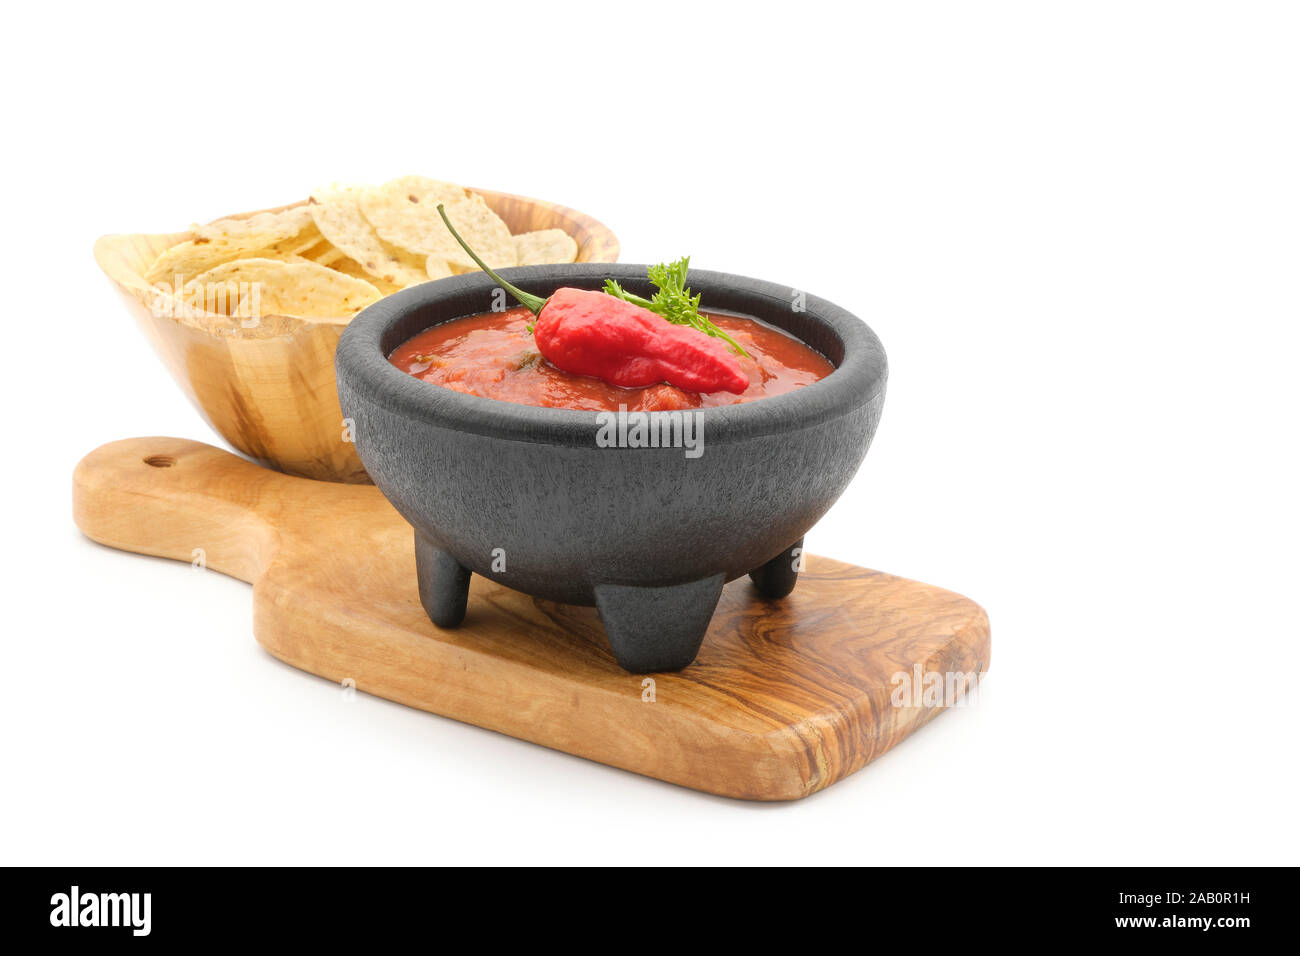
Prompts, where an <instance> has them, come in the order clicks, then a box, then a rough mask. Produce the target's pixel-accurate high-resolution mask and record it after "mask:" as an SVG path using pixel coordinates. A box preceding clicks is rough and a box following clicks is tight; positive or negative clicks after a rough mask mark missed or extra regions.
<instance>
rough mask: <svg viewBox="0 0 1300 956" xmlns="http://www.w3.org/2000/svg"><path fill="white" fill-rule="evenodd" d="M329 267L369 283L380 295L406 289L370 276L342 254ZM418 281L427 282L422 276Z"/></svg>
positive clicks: (355, 262) (359, 265)
mask: <svg viewBox="0 0 1300 956" xmlns="http://www.w3.org/2000/svg"><path fill="white" fill-rule="evenodd" d="M317 261H319V260H317ZM329 267H330V268H331V269H335V270H337V271H339V272H342V273H343V274H344V275H349V276H352V277H353V278H356V279H362V280H364V281H366V282H369V283H370V284H371V285H373V286H374V287H375V288H376V289H378V290H379V292H380V294H381V295H392V294H393V293H394V292H401V291H402V289H404V288H406V287H405V286H400V285H398V284H397V283H395V282H389V281H388V280H386V279H381V278H379V277H378V276H372V275H371V274H370V273H369V272H367V271H366V270H365V269H364V268H363V267H362V265H361V263H359V262H357V261H356V260H355V259H349V258H348V257H347V256H345V255H343V254H342V253H339V257H338V258H337V259H335V260H334V261H333V262H331V263H330V264H329ZM420 281H421V282H427V281H428V280H427V279H425V278H424V276H423V275H422V276H420Z"/></svg>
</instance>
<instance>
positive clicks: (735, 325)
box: [388, 307, 834, 412]
mask: <svg viewBox="0 0 1300 956" xmlns="http://www.w3.org/2000/svg"><path fill="white" fill-rule="evenodd" d="M708 317H709V318H710V319H712V320H713V322H714V324H715V325H717V326H718V328H720V329H722V331H724V332H726V333H727V334H728V335H729V336H731V337H732V338H733V339H735V340H736V342H737V343H738V344H739V345H740V347H741V348H743V349H744V350H745V351H746V352H748V353H749V356H743V355H741V356H737V357H736V358H737V361H739V363H740V367H741V371H743V372H744V374H745V375H746V376H748V378H749V387H748V388H747V389H745V391H744V392H743V393H741V394H739V395H736V394H733V393H731V392H722V391H719V392H707V393H700V392H688V391H684V390H683V389H680V388H677V387H675V386H672V385H668V384H666V383H660V384H658V385H651V386H649V387H646V388H621V387H619V386H617V385H611V384H609V383H608V382H604V381H602V380H601V379H598V378H592V377H590V376H587V375H572V374H570V373H569V372H563V371H561V370H560V369H558V368H556V367H555V366H553V365H551V364H550V363H549V362H547V361H546V360H545V359H544V358H542V356H541V354H540V353H539V352H538V351H537V345H536V343H535V342H534V340H533V335H532V333H531V332H529V331H528V328H527V327H528V325H529V323H530V322H532V321H534V319H533V314H532V312H530V311H529V310H528V309H526V308H522V307H521V308H517V309H510V310H508V311H506V312H485V313H483V314H482V315H471V316H467V317H466V318H463V319H453V320H452V321H450V322H444V323H443V324H441V325H435V326H434V327H433V328H431V329H427V330H425V331H424V332H421V333H420V334H419V335H417V336H415V337H414V338H413V339H411V340H410V341H408V342H405V343H403V344H402V345H399V346H398V347H397V348H396V349H394V350H393V354H392V355H390V356H389V357H388V359H389V361H390V362H392V363H393V364H394V365H396V366H397V367H398V368H400V369H401V370H402V371H404V372H409V373H410V374H411V375H414V376H415V377H416V378H419V379H423V380H424V381H426V382H431V383H432V384H434V385H441V386H442V387H443V388H450V389H455V390H456V391H458V392H464V393H465V394H467V395H481V396H483V397H485V398H495V399H499V400H500V401H504V402H515V403H516V404H520V405H540V406H543V407H547V408H580V409H588V410H592V411H605V410H608V411H617V410H618V407H619V406H620V405H623V406H626V407H627V409H628V410H629V411H647V412H648V411H661V410H668V409H674V408H701V407H708V406H711V405H734V404H736V403H738V402H752V401H754V400H755V399H759V398H768V397H770V396H772V395H780V394H782V393H784V392H792V391H794V390H795V389H797V388H803V387H804V386H805V385H811V384H812V383H813V382H816V381H817V380H818V379H822V378H825V377H826V376H827V375H829V374H830V373H831V371H832V370H833V368H834V366H832V365H831V363H830V362H828V361H827V360H826V359H825V358H823V357H822V356H821V355H820V354H818V353H817V352H815V351H813V350H812V349H811V348H809V347H808V346H806V345H804V344H803V343H802V342H800V341H799V340H798V339H796V338H794V337H793V336H790V335H787V334H786V333H785V332H782V331H781V330H780V329H776V328H773V327H772V326H770V325H765V324H763V323H761V322H758V321H757V320H755V319H749V318H743V317H741V316H736V315H727V314H725V313H723V314H719V313H708ZM701 334H703V333H701Z"/></svg>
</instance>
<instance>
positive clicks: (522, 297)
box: [438, 203, 546, 315]
mask: <svg viewBox="0 0 1300 956" xmlns="http://www.w3.org/2000/svg"><path fill="white" fill-rule="evenodd" d="M438 215H439V216H441V217H442V221H443V222H445V223H446V224H447V229H448V231H449V232H451V234H452V236H453V237H455V239H456V241H457V242H459V243H460V247H461V248H462V249H464V250H465V251H466V252H467V253H469V257H470V258H471V259H473V260H474V261H475V262H477V263H478V267H479V268H480V269H482V270H483V271H484V272H486V273H487V274H488V275H490V276H491V277H492V280H493V281H494V282H495V283H496V284H497V285H499V286H501V288H503V289H505V290H506V291H507V292H509V293H510V294H511V295H513V296H514V297H515V298H516V299H518V300H519V304H520V305H522V306H524V307H525V308H527V309H528V310H529V311H530V312H532V313H533V315H536V314H537V313H539V312H541V311H542V306H544V305H546V300H545V299H544V298H542V297H541V296H540V295H533V294H532V293H531V292H525V291H524V290H523V289H520V288H518V287H517V286H514V285H511V284H510V283H509V282H507V281H506V280H505V279H503V278H501V277H500V276H499V275H497V274H496V273H495V272H493V271H492V270H491V269H490V268H489V267H488V264H487V263H486V262H484V261H483V260H482V259H480V258H479V257H478V253H477V252H475V251H474V250H473V249H471V248H470V247H469V243H468V242H466V241H465V240H464V239H462V238H461V237H460V233H459V232H457V231H456V227H455V226H453V225H452V224H451V220H450V219H448V218H447V210H446V209H443V208H442V203H438Z"/></svg>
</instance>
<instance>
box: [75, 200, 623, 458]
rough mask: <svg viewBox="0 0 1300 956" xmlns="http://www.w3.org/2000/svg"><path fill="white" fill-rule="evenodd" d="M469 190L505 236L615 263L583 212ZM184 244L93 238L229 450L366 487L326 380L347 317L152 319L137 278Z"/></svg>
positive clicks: (602, 231)
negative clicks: (538, 235)
mask: <svg viewBox="0 0 1300 956" xmlns="http://www.w3.org/2000/svg"><path fill="white" fill-rule="evenodd" d="M475 191H476V192H478V193H479V194H480V195H482V196H483V198H484V199H485V200H486V201H487V204H488V205H489V206H491V207H492V209H493V210H494V211H495V212H496V213H497V214H498V215H499V216H501V218H502V219H504V220H505V222H506V225H508V226H509V227H510V229H511V231H512V232H528V231H531V230H534V229H563V230H565V231H566V232H568V233H569V234H570V235H571V236H573V237H574V238H575V239H576V240H577V242H578V261H579V262H615V261H617V260H618V252H619V248H618V240H617V239H616V238H615V237H614V234H613V233H612V232H610V231H609V229H607V228H606V227H605V226H603V225H601V224H600V223H599V222H597V221H596V220H595V219H592V218H591V217H590V216H587V215H585V214H584V213H580V212H578V211H576V210H573V209H569V208H568V207H566V206H560V205H557V204H555V203H549V202H544V201H542V200H538V199H528V198H525V197H523V196H513V195H510V194H509V193H498V192H492V191H491V190H484V189H480V190H475ZM304 201H305V200H304ZM297 205H301V203H291V204H289V205H288V206H279V207H275V208H276V209H277V210H278V209H288V208H292V207H293V206H297ZM263 211H266V210H255V211H254V212H248V213H241V214H239V215H238V216H235V217H231V218H244V217H247V216H251V215H254V214H255V212H263ZM190 238H193V233H191V232H173V233H159V234H133V235H113V236H102V237H101V238H100V239H99V240H98V241H97V242H96V243H95V261H96V262H98V263H99V267H100V268H101V269H103V271H104V273H105V274H106V275H107V276H108V277H109V278H110V279H111V280H112V281H113V283H114V285H115V286H116V287H117V289H118V291H119V292H120V293H121V294H122V296H123V298H124V300H125V301H126V304H127V308H128V310H129V311H130V312H131V314H132V315H133V316H134V317H135V319H136V322H137V323H138V324H139V326H140V327H141V328H142V329H143V330H144V333H145V335H146V336H147V337H148V339H149V341H150V343H151V344H152V345H153V347H154V349H155V351H157V353H158V355H159V357H161V358H162V360H163V363H164V364H165V365H166V366H167V369H168V371H170V372H171V374H172V377H173V378H174V379H175V380H176V382H177V384H178V385H180V387H181V390H182V391H183V392H184V393H185V395H186V396H187V397H188V398H189V400H190V401H191V402H192V403H193V404H194V406H195V407H196V408H197V409H198V410H199V412H200V413H201V414H202V415H203V417H204V418H205V419H206V420H207V422H208V424H210V425H211V426H212V427H213V429H215V430H216V432H217V433H218V434H219V435H221V436H222V437H223V438H224V439H225V440H226V441H228V442H230V444H231V445H232V446H234V447H235V448H237V449H239V450H240V451H242V452H243V453H244V454H246V455H249V456H250V457H252V458H255V459H257V460H258V461H260V462H262V463H263V464H266V465H268V466H270V467H273V468H278V469H280V470H281V471H284V472H287V473H289V474H292V475H302V476H304V477H308V478H320V479H323V480H326V481H341V482H348V483H359V482H368V481H369V478H368V477H367V476H366V472H365V469H364V468H363V467H362V466H361V461H360V460H359V459H358V458H357V454H356V449H355V448H354V447H353V445H352V444H351V443H349V442H346V441H344V440H343V413H342V412H341V411H340V410H339V401H338V394H337V392H336V390H335V384H334V349H335V347H336V346H337V345H338V340H339V336H340V335H342V334H343V329H344V327H345V326H346V325H347V322H348V320H347V319H345V318H340V319H302V318H297V317H294V316H284V315H265V316H262V317H261V320H260V321H259V323H258V324H257V325H256V326H255V327H253V328H244V327H243V326H242V325H241V324H240V320H239V319H237V318H232V317H230V316H226V315H220V314H218V313H214V312H205V311H202V310H196V311H193V312H190V313H188V314H181V315H177V316H168V315H159V314H156V313H155V310H153V309H151V308H150V307H149V304H148V303H149V301H150V296H151V289H150V286H149V284H148V283H147V282H146V281H145V278H144V273H145V272H146V271H147V270H148V269H149V267H150V266H151V265H152V264H153V262H154V260H155V259H156V258H157V257H158V254H159V253H160V252H162V251H163V250H164V249H167V248H169V247H171V246H173V245H175V244H176V243H178V242H182V241H184V240H186V239H190Z"/></svg>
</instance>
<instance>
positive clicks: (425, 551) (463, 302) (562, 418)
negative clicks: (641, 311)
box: [335, 264, 886, 672]
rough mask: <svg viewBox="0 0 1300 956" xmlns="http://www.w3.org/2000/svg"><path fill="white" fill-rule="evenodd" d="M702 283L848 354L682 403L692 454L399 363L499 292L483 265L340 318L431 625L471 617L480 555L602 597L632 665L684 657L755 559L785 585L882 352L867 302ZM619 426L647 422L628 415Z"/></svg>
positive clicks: (822, 347) (532, 283)
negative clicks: (865, 312)
mask: <svg viewBox="0 0 1300 956" xmlns="http://www.w3.org/2000/svg"><path fill="white" fill-rule="evenodd" d="M505 276H506V277H507V278H509V279H510V281H512V282H514V283H515V284H517V285H518V286H520V287H521V288H523V289H525V290H527V291H529V292H532V293H535V294H538V295H549V294H550V293H551V292H553V291H554V290H555V289H557V288H559V287H561V286H573V287H577V288H583V289H599V288H601V287H602V285H603V284H604V281H605V279H606V278H607V277H613V278H616V279H618V280H619V281H620V282H621V283H622V284H623V285H624V286H625V287H627V288H628V289H629V290H630V291H632V292H635V293H637V294H640V295H646V296H648V295H650V294H651V292H652V291H653V289H652V288H651V287H650V286H649V284H648V282H647V281H646V277H645V276H646V273H645V267H644V266H633V265H607V264H582V265H565V266H532V267H527V268H519V269H511V270H508V271H507V272H506V273H505ZM690 286H691V288H692V289H693V290H694V291H695V292H699V293H702V294H703V303H704V306H705V308H709V309H716V310H719V311H728V312H738V313H742V314H745V315H750V316H754V317H756V318H758V319H762V320H763V321H765V322H768V323H770V324H772V325H775V326H777V327H779V328H781V329H784V330H785V331H787V332H789V333H791V334H792V335H794V336H796V337H798V338H799V339H801V340H803V341H804V342H806V343H807V344H808V345H811V346H812V347H813V348H815V349H817V351H819V352H821V353H822V354H823V355H825V356H826V357H827V358H829V359H830V360H831V361H832V362H833V363H834V364H835V366H836V368H835V371H834V372H832V373H831V374H830V375H829V376H827V377H826V378H825V379H823V380H822V381H820V382H817V383H815V384H813V385H810V386H808V387H806V388H803V389H800V390H798V391H796V392H793V393H790V394H786V395H778V396H774V397H772V398H765V399H761V400H759V401H755V402H749V403H746V404H743V405H728V406H722V407H718V408H707V409H703V410H696V411H689V412H686V413H684V414H687V415H696V416H698V417H697V418H696V419H695V420H694V424H695V426H696V427H698V428H700V429H701V430H702V432H701V433H702V437H703V445H702V449H700V448H697V449H695V450H696V451H699V454H698V457H688V455H687V451H689V450H690V449H684V448H683V447H617V445H616V446H615V447H607V446H608V445H609V438H610V437H611V429H610V428H609V427H608V426H609V417H608V416H602V415H601V413H598V412H592V411H576V410H572V409H555V408H537V407H533V406H531V405H517V404H513V403H510V402H501V401H496V400H494V399H488V398H479V397H477V396H472V395H465V394H462V393H460V392H456V391H453V390H451V389H446V388H440V387H438V386H436V385H431V384H429V383H427V382H422V381H420V380H419V379H416V378H414V377H412V376H410V375H408V374H406V373H405V372H403V371H400V370H399V369H397V368H396V367H394V366H393V365H392V364H390V363H389V362H388V359H387V357H388V355H389V354H390V353H391V352H392V351H393V349H395V348H396V347H397V346H398V345H400V344H402V343H403V342H405V341H406V340H407V339H409V338H411V337H412V336H414V335H415V334H417V333H419V332H421V331H423V330H425V329H427V328H429V327H431V326H433V325H437V324H439V323H441V322H446V321H448V320H449V319H454V318H458V317H461V316H466V315H473V314H476V313H480V312H486V311H488V310H489V309H491V308H492V306H493V304H494V294H493V290H495V289H496V286H495V285H494V284H493V283H492V281H491V280H490V279H489V278H488V277H487V276H485V275H483V274H481V273H472V274H469V275H464V276H458V277H456V278H452V279H443V280H440V281H438V282H430V283H427V284H424V285H420V286H415V287H414V288H410V289H407V290H405V291H403V292H399V293H397V294H396V295H392V296H389V297H387V298H385V299H383V300H381V301H380V302H378V303H376V304H375V305H372V306H371V307H370V308H368V309H366V310H365V311H364V312H362V313H361V314H360V315H359V316H357V318H355V319H354V320H353V321H352V323H351V324H350V325H349V326H348V328H347V330H346V331H345V332H344V334H343V337H342V340H341V341H340V343H339V347H338V353H337V357H336V359H335V367H336V371H337V377H338V388H339V401H340V402H341V404H342V407H343V414H344V415H345V416H347V417H348V418H350V419H352V420H353V422H354V423H355V435H356V443H357V451H358V453H359V454H360V456H361V461H362V463H363V464H364V465H365V466H366V470H367V471H368V472H369V473H370V477H371V478H372V479H373V480H374V482H375V484H376V485H378V486H379V489H380V490H381V491H382V492H383V493H384V495H385V496H387V498H388V500H389V501H391V502H392V503H393V505H394V507H396V508H397V510H398V511H399V512H401V514H402V516H403V517H405V518H406V520H407V521H409V522H410V523H411V525H412V526H413V527H414V528H415V554H416V563H417V570H418V578H419V588H420V598H421V600H422V602H423V604H424V607H425V610H426V611H428V613H429V617H430V618H431V619H432V620H433V622H434V623H435V624H437V625H438V626H440V627H455V626H456V625H458V624H459V623H460V622H461V620H462V619H463V617H464V615H465V607H466V597H467V593H468V589H469V579H470V573H471V572H473V573H475V574H481V575H483V576H484V577H488V578H491V579H492V580H494V581H497V582H500V583H501V584H504V585H506V586H508V587H511V588H515V589H516V590H519V591H523V592H525V593H527V594H531V595H534V596H536V597H541V598H548V599H550V600H554V601H559V602H563V603H568V604H583V605H593V604H594V605H595V606H596V607H597V609H598V610H599V613H600V617H601V621H602V622H603V624H604V626H605V632H606V634H607V635H608V637H609V642H610V645H611V646H612V648H613V650H614V655H615V657H616V658H617V659H618V662H619V664H620V665H622V666H623V667H624V668H626V669H627V670H629V671H635V672H644V671H655V670H676V669H679V668H682V667H685V666H686V665H687V664H689V663H690V662H691V661H692V660H694V659H695V655H696V653H697V652H698V650H699V647H700V642H701V640H702V639H703V637H704V633H705V631H706V630H707V628H708V624H709V619H710V618H711V617H712V615H713V611H714V608H715V607H716V605H717V602H718V597H719V595H720V594H721V591H722V585H723V584H724V583H725V582H727V581H730V580H732V579H733V578H737V577H740V576H741V575H743V574H746V573H748V574H750V575H751V576H752V577H753V579H754V583H755V585H756V588H757V590H756V594H755V597H756V598H760V597H766V598H780V597H784V596H785V595H787V594H789V593H790V591H791V589H793V587H794V584H795V579H796V576H797V568H798V565H799V549H800V548H801V545H802V539H803V535H804V532H806V531H807V530H808V529H809V528H811V527H812V526H813V524H815V523H816V522H817V520H818V519H819V518H821V516H822V515H823V514H825V513H826V511H827V509H828V508H830V506H831V505H832V504H833V503H834V501H835V499H836V498H837V497H839V495H840V493H841V492H842V491H843V490H844V488H845V486H846V485H847V484H848V483H849V480H850V479H851V478H852V477H853V475H854V473H855V472H856V471H857V469H858V466H859V465H860V464H861V463H862V458H863V456H864V455H865V454H866V451H867V446H868V445H869V444H870V443H871V436H872V434H873V432H874V431H875V428H876V423H877V422H878V421H879V419H880V409H881V405H882V404H883V402H884V397H885V379H886V363H885V353H884V350H883V349H882V348H881V345H880V340H879V339H877V338H876V336H875V334H874V333H873V332H872V331H871V330H870V329H869V328H867V326H866V325H865V324H863V323H862V322H861V321H860V320H859V319H857V318H855V317H854V316H852V315H850V314H849V313H848V312H846V311H844V310H843V309H841V308H839V307H837V306H834V305H832V304H831V303H829V302H826V301H824V300H822V299H818V298H816V297H814V296H805V295H804V294H803V293H800V292H798V291H796V290H792V289H790V288H788V287H785V286H780V285H775V284H773V283H770V282H760V281H757V280H755V279H746V278H742V277H740V276H733V275H726V274H723V273H717V272H699V271H692V272H691V274H690ZM496 301H497V302H498V303H499V302H500V299H499V296H498V297H497V299H496ZM512 304H513V303H512ZM629 414H631V413H629ZM627 424H628V425H629V426H631V427H632V430H633V431H632V433H633V435H634V436H635V427H636V420H635V419H634V418H629V419H628V421H627ZM663 424H664V423H663V422H662V421H661V422H658V423H657V424H656V427H659V428H662V427H663ZM669 425H670V426H671V423H669ZM602 429H603V432H602ZM602 434H603V435H604V439H603V442H602V441H598V437H599V436H601V435H602ZM616 434H617V433H616V432H614V433H613V435H616ZM674 434H675V435H680V433H674ZM634 440H635V438H634V439H632V440H630V441H629V442H627V444H631V443H632V441H634ZM615 442H616V443H617V438H616V437H615ZM602 443H603V445H604V446H605V447H603V446H602ZM692 453H694V452H692Z"/></svg>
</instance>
